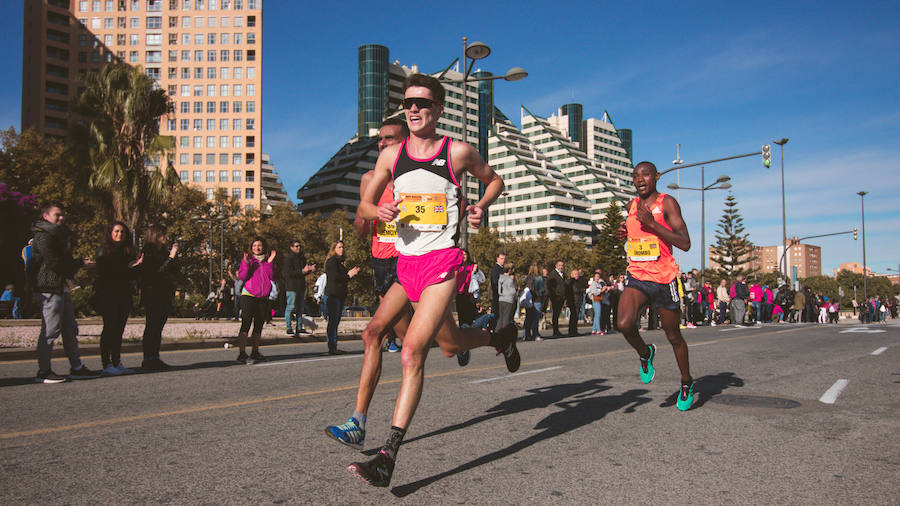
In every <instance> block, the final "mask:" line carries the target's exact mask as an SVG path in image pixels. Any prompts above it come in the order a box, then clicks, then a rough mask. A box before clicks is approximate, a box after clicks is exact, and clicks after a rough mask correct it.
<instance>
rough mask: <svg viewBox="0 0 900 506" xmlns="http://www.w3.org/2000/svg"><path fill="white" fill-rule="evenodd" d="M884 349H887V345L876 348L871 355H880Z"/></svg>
mask: <svg viewBox="0 0 900 506" xmlns="http://www.w3.org/2000/svg"><path fill="white" fill-rule="evenodd" d="M885 351H887V346H882V347H881V348H878V349H877V350H875V351H873V352H872V355H881V354H882V353H884V352H885Z"/></svg>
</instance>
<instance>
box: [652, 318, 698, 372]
mask: <svg viewBox="0 0 900 506" xmlns="http://www.w3.org/2000/svg"><path fill="white" fill-rule="evenodd" d="M679 320H680V318H679V314H678V310H672V309H659V321H660V323H661V324H662V328H663V331H665V333H666V338H667V339H668V340H669V344H671V345H672V351H674V352H675V361H676V362H678V370H679V371H681V383H682V384H683V385H689V384H690V383H691V381H693V379H692V378H691V367H690V364H689V362H688V346H687V343H686V342H685V341H684V338H683V337H682V336H681V329H679V327H678V322H679Z"/></svg>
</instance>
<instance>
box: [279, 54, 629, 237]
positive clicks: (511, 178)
mask: <svg viewBox="0 0 900 506" xmlns="http://www.w3.org/2000/svg"><path fill="white" fill-rule="evenodd" d="M358 68H359V81H358V87H359V107H358V112H359V115H358V118H359V121H358V124H357V132H356V135H354V136H353V137H352V138H351V139H350V140H349V141H348V142H347V143H346V144H345V145H344V146H343V147H342V148H341V149H340V150H338V152H337V153H335V154H334V156H332V157H331V159H330V160H329V161H328V162H327V163H326V164H325V165H324V166H322V168H320V169H319V171H318V172H316V174H315V175H313V176H312V177H311V178H310V179H309V181H307V182H306V184H305V185H304V186H303V187H302V188H300V190H299V191H298V192H297V198H298V199H299V200H301V201H302V202H301V204H300V205H299V208H300V211H301V212H304V213H306V212H322V213H331V212H333V211H335V210H339V209H341V210H345V211H348V212H354V211H355V210H356V207H357V206H358V205H359V180H360V177H361V176H362V174H364V173H365V172H366V171H368V170H370V169H372V168H373V167H374V165H375V161H376V160H377V158H378V150H377V145H376V142H375V139H374V136H375V135H376V134H377V128H378V126H379V125H380V124H381V120H382V118H385V117H390V116H395V115H399V114H402V110H401V108H400V101H401V100H402V98H403V93H402V85H403V80H404V79H405V78H406V77H407V76H408V75H410V74H412V73H415V72H419V69H418V67H417V66H415V65H413V66H411V67H407V66H404V65H401V64H400V63H399V62H396V61H395V62H393V63H388V50H387V48H386V47H384V46H379V45H373V44H370V45H364V46H361V47H360V48H359V53H358ZM431 75H433V76H435V77H438V78H440V79H442V80H443V81H444V89H445V90H446V99H445V106H444V114H443V115H442V117H441V119H440V120H439V122H438V125H437V132H438V134H439V135H447V136H449V137H451V138H454V139H462V138H463V136H462V132H463V117H462V104H463V101H462V98H463V97H462V93H463V92H462V86H461V83H460V82H459V81H460V80H461V79H462V74H461V73H460V72H458V70H457V69H454V68H447V69H441V70H438V71H436V72H433V73H431ZM472 75H473V76H475V77H490V76H491V74H490V73H489V72H484V71H478V72H475V73H473V74H472ZM466 89H467V91H466V93H467V97H466V98H467V100H466V106H467V117H466V122H465V123H466V131H467V135H466V140H467V142H468V143H469V144H472V145H474V146H475V147H476V148H477V149H478V150H479V151H480V152H481V155H482V157H483V158H484V159H485V160H486V161H487V162H488V163H489V164H490V165H491V167H492V168H494V170H496V171H497V172H498V173H499V174H500V175H501V177H503V179H504V181H505V182H506V193H505V194H504V195H503V196H501V197H500V198H498V200H497V201H496V202H495V204H494V205H493V206H492V208H491V211H490V213H489V214H488V216H487V220H488V224H489V226H491V227H493V228H495V229H497V230H498V231H500V233H501V234H509V235H514V236H517V237H528V236H536V235H538V234H546V235H547V236H548V237H556V236H558V235H559V234H563V233H568V234H572V235H575V236H578V237H582V238H584V239H585V240H587V241H590V240H591V237H592V235H593V232H594V230H595V228H596V226H597V225H598V224H599V222H600V220H601V219H602V217H603V216H602V213H603V211H604V210H605V209H606V207H608V205H609V202H610V200H611V199H617V200H619V201H620V202H622V203H624V202H627V201H628V200H629V199H630V198H631V197H632V196H633V189H632V184H631V171H632V161H631V157H630V155H629V154H628V151H629V150H630V149H631V144H630V140H631V131H630V130H622V132H627V139H628V141H627V143H626V141H625V140H624V138H622V137H620V136H619V132H620V131H618V130H616V128H615V126H613V124H612V121H611V120H610V119H609V114H608V113H604V114H603V116H602V118H600V119H597V118H588V119H584V118H583V107H582V105H581V104H565V105H563V106H562V107H561V108H560V109H559V111H558V114H557V115H553V116H551V117H550V118H540V117H538V116H536V115H534V114H532V113H531V112H530V111H527V109H525V108H524V107H523V111H522V128H521V129H519V128H517V127H516V126H515V125H514V124H513V123H512V122H511V121H510V120H509V119H508V118H507V117H506V116H505V115H504V114H503V113H502V112H501V111H499V110H498V109H497V108H495V107H494V105H493V102H494V97H493V85H492V81H470V82H469V83H468V85H467V87H466ZM382 90H383V91H382ZM382 93H383V95H382ZM481 191H483V190H482V189H481V188H480V185H479V182H478V181H475V180H473V178H467V183H466V194H467V197H468V198H469V200H477V199H478V198H479V195H480V192H481Z"/></svg>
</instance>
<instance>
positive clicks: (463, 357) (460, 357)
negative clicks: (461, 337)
mask: <svg viewBox="0 0 900 506" xmlns="http://www.w3.org/2000/svg"><path fill="white" fill-rule="evenodd" d="M470 358H472V352H471V351H469V350H466V351H461V352H459V353H457V354H456V361H457V362H459V366H460V367H465V366H467V365H469V359H470Z"/></svg>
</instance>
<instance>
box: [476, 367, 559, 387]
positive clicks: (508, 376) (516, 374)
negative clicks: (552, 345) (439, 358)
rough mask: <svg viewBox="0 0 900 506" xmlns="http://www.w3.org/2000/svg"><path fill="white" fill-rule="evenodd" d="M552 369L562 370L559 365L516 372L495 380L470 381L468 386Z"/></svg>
mask: <svg viewBox="0 0 900 506" xmlns="http://www.w3.org/2000/svg"><path fill="white" fill-rule="evenodd" d="M554 369H562V366H561V365H558V366H556V367H545V368H544V369H535V370H533V371H525V372H516V373H512V374H506V375H504V376H497V377H495V378H486V379H480V380H475V381H470V382H469V384H472V385H474V384H476V383H487V382H488V381H497V380H502V379H507V378H512V377H515V376H524V375H526V374H534V373H536V372H546V371H552V370H554Z"/></svg>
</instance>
